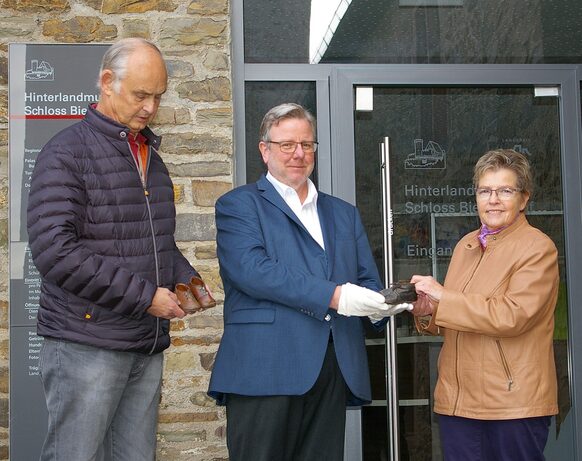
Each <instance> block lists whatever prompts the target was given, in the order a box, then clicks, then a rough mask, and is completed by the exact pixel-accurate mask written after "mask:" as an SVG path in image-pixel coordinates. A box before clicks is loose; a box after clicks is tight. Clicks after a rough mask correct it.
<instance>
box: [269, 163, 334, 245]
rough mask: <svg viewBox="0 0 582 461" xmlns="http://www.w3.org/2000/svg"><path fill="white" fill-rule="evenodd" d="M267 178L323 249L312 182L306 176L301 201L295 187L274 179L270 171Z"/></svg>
mask: <svg viewBox="0 0 582 461" xmlns="http://www.w3.org/2000/svg"><path fill="white" fill-rule="evenodd" d="M267 180H268V181H269V182H270V183H271V184H273V187H275V190H276V191H277V192H278V193H279V195H280V196H281V197H282V198H283V200H285V203H286V204H287V205H289V208H291V211H293V213H295V215H296V216H297V217H298V218H299V221H301V223H302V224H303V225H304V226H305V228H306V229H307V232H309V235H311V236H312V237H313V239H314V240H315V241H316V242H317V243H318V244H319V246H320V247H321V248H323V249H324V250H325V244H324V243H323V232H322V231H321V223H320V222H319V214H317V189H316V188H315V185H314V184H313V182H311V180H310V179H309V178H307V198H306V199H305V201H304V202H303V203H301V200H299V195H297V192H296V191H295V189H293V188H292V187H290V186H288V185H286V184H283V183H282V182H281V181H279V180H277V179H275V177H274V176H273V175H272V174H271V173H267Z"/></svg>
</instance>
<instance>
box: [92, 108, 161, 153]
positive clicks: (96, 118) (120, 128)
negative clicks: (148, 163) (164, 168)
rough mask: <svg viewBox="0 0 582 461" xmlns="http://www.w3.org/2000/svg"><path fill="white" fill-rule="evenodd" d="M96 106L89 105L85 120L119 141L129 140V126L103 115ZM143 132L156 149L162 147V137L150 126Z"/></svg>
mask: <svg viewBox="0 0 582 461" xmlns="http://www.w3.org/2000/svg"><path fill="white" fill-rule="evenodd" d="M95 106H96V105H95V104H90V105H89V107H88V108H87V113H86V114H85V118H84V119H83V121H84V122H85V123H88V124H89V125H91V126H92V127H93V128H94V129H96V130H99V131H100V132H102V133H103V134H105V135H106V136H108V137H110V138H113V139H115V140H117V141H122V142H124V143H125V142H127V137H128V136H129V128H128V127H126V126H124V125H121V124H120V123H117V122H116V121H115V120H112V119H110V118H109V117H107V116H106V115H103V114H102V113H101V112H99V111H98V110H97V109H95ZM141 134H142V135H143V136H145V137H146V139H147V140H148V144H149V145H150V146H152V147H153V148H154V149H155V150H158V149H159V148H160V144H161V142H162V137H161V136H157V135H155V134H154V132H153V131H152V130H150V128H149V127H147V126H146V127H145V128H144V129H143V130H141Z"/></svg>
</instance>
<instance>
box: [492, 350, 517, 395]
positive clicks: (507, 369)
mask: <svg viewBox="0 0 582 461" xmlns="http://www.w3.org/2000/svg"><path fill="white" fill-rule="evenodd" d="M495 344H496V345H497V350H498V351H499V357H500V359H501V366H502V367H503V371H504V373H505V376H506V378H507V390H508V391H511V387H512V386H513V373H512V372H511V367H510V366H509V362H508V361H507V356H506V355H505V352H504V351H503V346H502V345H501V340H500V339H496V340H495Z"/></svg>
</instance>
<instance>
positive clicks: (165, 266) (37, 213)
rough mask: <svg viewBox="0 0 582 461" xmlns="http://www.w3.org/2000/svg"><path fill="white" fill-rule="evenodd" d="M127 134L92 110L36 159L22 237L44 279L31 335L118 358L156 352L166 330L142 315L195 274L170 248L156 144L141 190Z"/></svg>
mask: <svg viewBox="0 0 582 461" xmlns="http://www.w3.org/2000/svg"><path fill="white" fill-rule="evenodd" d="M128 133H129V130H128V129H127V128H126V127H124V126H122V125H119V124H117V123H115V122H114V121H113V120H111V119H109V118H107V117H105V116H104V115H102V114H101V113H99V112H98V111H96V110H95V109H93V108H91V107H90V108H89V109H88V112H87V115H86V117H85V118H84V119H83V120H82V121H81V122H79V123H77V124H75V125H73V126H71V127H69V128H66V129H65V130H63V131H61V132H60V133H58V134H57V135H56V136H55V137H54V138H53V139H51V140H50V141H49V142H48V143H47V144H46V146H45V147H44V148H43V149H42V151H41V152H40V154H39V155H38V159H37V161H36V165H35V169H34V173H33V176H32V182H31V189H30V196H29V203H28V234H29V242H30V248H31V252H32V256H33V259H34V263H35V264H36V267H37V268H38V270H39V272H40V274H41V276H42V292H41V297H40V309H39V312H38V334H39V335H41V336H47V337H51V338H60V339H65V340H70V341H74V342H78V343H82V344H88V345H92V346H97V347H103V348H107V349H114V350H122V351H137V352H144V353H154V352H160V351H162V350H164V349H165V348H167V347H168V346H169V344H170V336H169V322H168V321H167V320H164V319H158V318H156V317H153V316H151V315H149V314H148V313H146V309H147V308H148V307H149V306H150V305H151V302H152V299H153V296H154V293H155V291H156V288H157V287H158V286H160V287H166V288H169V289H173V286H174V284H175V283H176V282H185V281H187V280H189V278H190V277H191V276H192V275H194V274H196V271H195V270H194V269H193V268H192V267H191V266H190V264H189V263H188V261H187V260H186V259H185V258H184V256H183V255H182V254H181V253H180V251H179V250H178V249H177V247H176V243H175V241H174V230H175V224H176V211H175V208H174V191H173V187H172V181H171V180H170V177H169V174H168V170H167V169H166V167H165V165H164V163H163V161H162V159H161V158H160V156H159V155H158V153H157V152H156V149H157V148H158V147H159V144H160V140H161V138H159V137H157V136H155V135H154V134H153V133H152V132H151V131H150V130H149V128H146V129H145V130H143V131H142V134H143V135H144V136H146V138H148V141H149V145H150V146H151V148H150V155H149V164H148V167H147V180H146V184H145V186H144V185H142V182H141V179H140V176H139V173H138V170H137V167H136V164H135V161H134V159H133V156H132V155H131V152H130V149H129V144H128V142H127V136H128Z"/></svg>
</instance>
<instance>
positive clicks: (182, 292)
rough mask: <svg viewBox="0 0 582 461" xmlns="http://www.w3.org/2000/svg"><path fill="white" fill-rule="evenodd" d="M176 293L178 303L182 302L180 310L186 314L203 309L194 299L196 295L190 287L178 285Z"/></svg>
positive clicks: (182, 284) (183, 284)
mask: <svg viewBox="0 0 582 461" xmlns="http://www.w3.org/2000/svg"><path fill="white" fill-rule="evenodd" d="M174 293H176V296H177V297H178V301H180V309H182V310H183V311H184V312H185V313H186V314H192V313H194V312H196V311H199V310H200V309H201V307H200V304H199V303H198V301H196V298H195V297H194V293H192V291H191V290H190V287H189V286H188V285H186V284H185V283H177V284H176V290H175V291H174Z"/></svg>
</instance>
